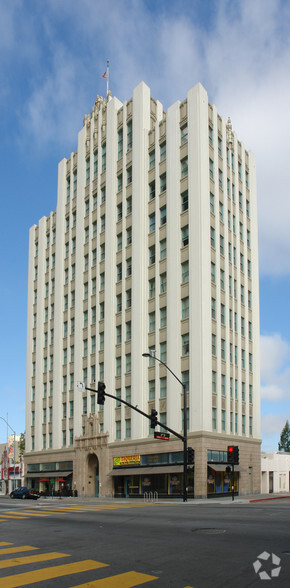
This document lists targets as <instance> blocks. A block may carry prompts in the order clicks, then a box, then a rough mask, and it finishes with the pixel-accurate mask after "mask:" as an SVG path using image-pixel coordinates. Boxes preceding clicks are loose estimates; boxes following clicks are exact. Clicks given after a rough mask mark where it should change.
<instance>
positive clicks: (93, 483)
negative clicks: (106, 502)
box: [88, 453, 99, 496]
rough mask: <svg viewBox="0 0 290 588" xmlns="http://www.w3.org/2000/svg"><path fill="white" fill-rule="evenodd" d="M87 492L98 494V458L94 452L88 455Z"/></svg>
mask: <svg viewBox="0 0 290 588" xmlns="http://www.w3.org/2000/svg"><path fill="white" fill-rule="evenodd" d="M88 482H89V494H92V495H93V496H99V460H98V458H97V456H96V454H95V453H90V455H88Z"/></svg>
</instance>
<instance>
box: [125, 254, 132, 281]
mask: <svg viewBox="0 0 290 588" xmlns="http://www.w3.org/2000/svg"><path fill="white" fill-rule="evenodd" d="M131 274H132V258H131V257H128V259H126V277H127V278H128V277H129V276H131Z"/></svg>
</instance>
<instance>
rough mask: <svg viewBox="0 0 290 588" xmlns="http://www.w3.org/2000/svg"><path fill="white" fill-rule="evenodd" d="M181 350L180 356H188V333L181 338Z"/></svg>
mask: <svg viewBox="0 0 290 588" xmlns="http://www.w3.org/2000/svg"><path fill="white" fill-rule="evenodd" d="M181 348H182V350H181V354H182V355H189V333H185V334H184V335H182V336H181Z"/></svg>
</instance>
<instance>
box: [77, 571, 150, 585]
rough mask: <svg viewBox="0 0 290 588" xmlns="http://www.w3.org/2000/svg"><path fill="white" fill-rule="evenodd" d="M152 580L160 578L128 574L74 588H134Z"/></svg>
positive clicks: (134, 573) (135, 573)
mask: <svg viewBox="0 0 290 588" xmlns="http://www.w3.org/2000/svg"><path fill="white" fill-rule="evenodd" d="M152 580H158V577H157V576H149V575H148V574H140V573H138V572H126V573H124V574H117V575H116V576H109V577H108V578H103V579H101V580H94V581H93V582H87V583H86V584H79V585H78V586H73V588H133V586H140V584H146V583H147V582H152Z"/></svg>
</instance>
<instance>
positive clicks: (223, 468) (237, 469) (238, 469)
mask: <svg viewBox="0 0 290 588" xmlns="http://www.w3.org/2000/svg"><path fill="white" fill-rule="evenodd" d="M207 465H208V466H209V467H210V468H212V469H213V470H215V471H216V472H225V471H226V468H227V467H228V465H227V464H225V463H208V464H207ZM229 467H231V466H229ZM231 469H232V468H231ZM244 471H245V470H243V468H241V466H238V465H235V472H244Z"/></svg>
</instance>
